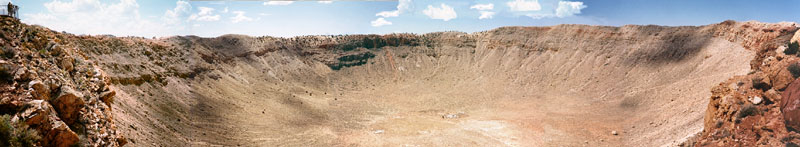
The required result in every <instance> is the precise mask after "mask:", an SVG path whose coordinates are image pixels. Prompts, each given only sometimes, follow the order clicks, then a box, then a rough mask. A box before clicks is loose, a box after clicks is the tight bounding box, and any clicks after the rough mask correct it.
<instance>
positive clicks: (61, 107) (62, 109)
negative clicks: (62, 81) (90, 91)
mask: <svg viewBox="0 0 800 147" xmlns="http://www.w3.org/2000/svg"><path fill="white" fill-rule="evenodd" d="M50 103H52V104H53V106H54V107H55V110H56V112H58V116H59V117H61V119H62V120H64V122H66V123H67V124H72V123H74V122H75V120H77V117H78V114H79V112H78V111H80V109H81V108H83V104H84V103H85V102H84V101H83V94H81V93H80V92H79V91H75V90H73V89H72V88H71V87H69V86H62V87H61V92H60V93H59V94H58V97H56V98H55V99H53V100H51V102H50Z"/></svg>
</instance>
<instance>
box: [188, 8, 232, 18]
mask: <svg viewBox="0 0 800 147" xmlns="http://www.w3.org/2000/svg"><path fill="white" fill-rule="evenodd" d="M197 9H199V10H200V12H198V13H197V14H192V15H191V16H189V20H196V21H218V20H219V18H220V17H221V16H219V15H214V8H209V7H198V8H197ZM226 11H227V10H226Z"/></svg>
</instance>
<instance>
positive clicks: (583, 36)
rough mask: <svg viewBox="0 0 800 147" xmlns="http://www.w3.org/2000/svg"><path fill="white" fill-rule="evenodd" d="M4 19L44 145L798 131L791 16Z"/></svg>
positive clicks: (628, 138)
mask: <svg viewBox="0 0 800 147" xmlns="http://www.w3.org/2000/svg"><path fill="white" fill-rule="evenodd" d="M2 23H3V24H4V25H3V26H2V29H3V30H1V31H0V35H2V36H0V37H2V40H0V41H2V42H0V47H3V48H2V54H0V59H1V60H0V69H2V71H3V72H0V78H3V79H1V80H3V81H2V82H0V88H2V89H0V90H2V93H1V94H2V100H0V106H2V107H0V114H3V115H8V116H10V117H11V118H12V119H10V120H9V122H10V123H15V124H25V125H27V126H29V127H30V128H32V129H33V130H36V131H37V132H38V135H39V136H40V139H39V140H38V142H37V144H39V145H43V146H49V145H55V146H66V145H73V144H76V143H77V144H82V145H97V146H118V145H125V144H128V145H133V146H175V145H190V146H209V145H223V146H236V145H242V146H274V145H286V146H350V145H363V146H386V145H422V146H498V145H507V146H559V145H566V146H584V145H588V146H658V145H720V146H729V145H745V146H749V145H758V144H763V145H784V144H787V143H789V142H797V141H798V139H795V137H794V136H797V135H796V134H797V133H794V132H791V131H787V129H786V128H785V126H786V124H785V123H783V122H784V116H785V115H786V114H789V115H791V114H790V113H783V112H782V111H781V110H782V109H780V106H781V103H782V101H781V99H782V98H781V97H791V95H792V94H791V93H790V92H786V91H790V90H791V89H794V88H792V87H798V86H792V84H790V83H792V81H794V80H795V78H794V77H792V75H791V73H790V72H789V71H788V70H786V68H787V66H788V65H790V64H795V63H797V62H798V61H800V58H798V57H796V56H795V55H785V54H783V52H782V50H783V49H784V47H782V46H784V45H785V44H786V42H787V40H789V38H791V36H792V35H793V33H794V32H795V31H796V30H797V26H796V25H795V24H793V23H779V24H767V23H758V22H733V21H726V22H722V23H719V24H712V25H707V26H683V27H663V26H636V25H627V26H622V27H605V26H587V25H558V26H551V27H503V28H498V29H494V30H490V31H485V32H477V33H472V34H466V33H460V32H439V33H429V34H422V35H414V34H389V35H345V36H302V37H294V38H273V37H249V36H242V35H225V36H220V37H216V38H200V37H194V36H177V37H168V38H161V39H145V38H138V37H114V36H75V35H71V34H66V33H58V32H54V31H51V30H48V29H46V28H42V27H39V26H28V25H25V24H21V23H19V22H17V21H16V20H13V19H3V22H2ZM730 77H734V78H730ZM726 79H729V80H727V81H726ZM720 81H724V82H723V83H722V84H719V82H720ZM715 85H716V86H715ZM712 87H713V88H712ZM787 87H788V88H787ZM709 89H711V92H710V93H709ZM781 95H790V96H781ZM709 98H710V99H709ZM783 110H790V109H783ZM787 112H788V111H787ZM791 112H793V111H791ZM117 126H120V127H117ZM701 132H702V133H701ZM698 133H701V134H698ZM123 135H124V137H123ZM687 141H689V142H687Z"/></svg>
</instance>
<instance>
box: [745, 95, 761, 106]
mask: <svg viewBox="0 0 800 147" xmlns="http://www.w3.org/2000/svg"><path fill="white" fill-rule="evenodd" d="M748 100H750V102H751V103H753V104H754V105H758V104H761V101H762V100H763V99H761V97H759V96H754V97H750V98H749V99H748Z"/></svg>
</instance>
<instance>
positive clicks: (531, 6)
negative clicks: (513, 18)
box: [506, 0, 542, 11]
mask: <svg viewBox="0 0 800 147" xmlns="http://www.w3.org/2000/svg"><path fill="white" fill-rule="evenodd" d="M506 5H508V7H510V8H511V11H539V10H542V6H541V5H539V1H538V0H532V1H527V0H514V1H510V2H507V3H506Z"/></svg>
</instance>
